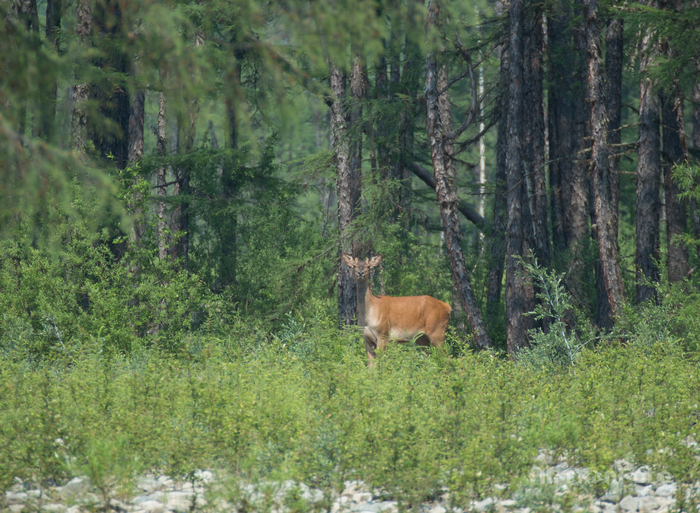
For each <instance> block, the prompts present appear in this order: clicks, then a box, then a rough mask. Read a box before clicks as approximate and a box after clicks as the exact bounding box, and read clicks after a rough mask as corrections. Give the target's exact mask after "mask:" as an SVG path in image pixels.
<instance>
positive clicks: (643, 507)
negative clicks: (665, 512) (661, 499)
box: [639, 497, 659, 513]
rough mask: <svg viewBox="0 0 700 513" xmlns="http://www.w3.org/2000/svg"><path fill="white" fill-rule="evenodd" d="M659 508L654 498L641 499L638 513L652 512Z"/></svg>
mask: <svg viewBox="0 0 700 513" xmlns="http://www.w3.org/2000/svg"><path fill="white" fill-rule="evenodd" d="M658 507H659V503H658V502H657V500H656V498H655V497H642V498H640V499H639V511H640V512H641V513H648V512H650V511H654V510H655V509H657V508H658Z"/></svg>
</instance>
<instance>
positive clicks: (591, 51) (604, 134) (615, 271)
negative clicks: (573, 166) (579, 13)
mask: <svg viewBox="0 0 700 513" xmlns="http://www.w3.org/2000/svg"><path fill="white" fill-rule="evenodd" d="M584 15H585V21H586V41H587V48H588V101H589V102H590V105H591V132H592V134H593V147H592V149H591V165H592V173H591V174H592V176H593V197H594V209H595V220H596V226H597V230H596V231H597V239H598V249H599V253H600V263H601V268H602V274H603V278H604V281H605V290H606V292H607V297H608V302H609V303H610V308H611V310H612V315H613V318H616V317H618V316H619V315H620V314H621V313H622V307H623V305H624V302H625V295H624V288H623V282H622V271H621V269H620V257H619V253H618V247H617V208H616V207H617V205H616V204H615V198H616V197H617V196H616V193H614V192H613V188H614V186H615V178H613V177H611V173H610V164H609V160H608V156H609V150H608V115H607V109H606V98H605V77H604V75H603V63H602V60H603V59H602V51H601V48H600V27H599V19H598V16H599V11H598V0H586V1H585V11H584Z"/></svg>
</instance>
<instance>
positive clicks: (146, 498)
mask: <svg viewBox="0 0 700 513" xmlns="http://www.w3.org/2000/svg"><path fill="white" fill-rule="evenodd" d="M164 499H165V492H153V493H151V494H148V495H137V496H136V497H134V498H133V499H132V501H131V502H132V503H133V504H136V505H138V504H141V503H143V502H163V500H164Z"/></svg>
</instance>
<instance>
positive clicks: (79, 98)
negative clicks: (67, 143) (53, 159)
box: [70, 0, 92, 154]
mask: <svg viewBox="0 0 700 513" xmlns="http://www.w3.org/2000/svg"><path fill="white" fill-rule="evenodd" d="M90 3H91V2H90V0H79V1H78V5H77V6H76V14H75V15H76V27H75V32H76V34H77V36H78V41H79V42H80V44H81V45H84V46H87V45H89V44H90V36H91V35H92V11H91V10H90ZM89 92H90V88H89V86H88V84H87V83H85V82H81V83H78V84H75V85H74V86H73V87H72V91H71V102H72V112H71V134H70V135H71V137H70V140H71V148H72V149H73V150H75V151H77V152H78V153H83V154H84V153H85V152H86V150H87V140H88V133H87V109H86V105H87V101H88V98H89Z"/></svg>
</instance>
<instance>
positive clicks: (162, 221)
mask: <svg viewBox="0 0 700 513" xmlns="http://www.w3.org/2000/svg"><path fill="white" fill-rule="evenodd" d="M166 148H167V140H166V134H165V93H163V92H162V91H161V92H159V93H158V128H157V142H156V151H157V153H158V156H159V157H161V159H164V158H165V154H166ZM166 172H167V167H166V165H165V163H164V162H163V161H161V163H160V167H159V168H158V170H157V171H156V195H157V196H158V197H159V200H157V203H156V217H157V224H156V241H157V243H158V258H160V259H161V260H164V259H165V258H167V256H168V237H167V233H166V228H167V219H166V211H167V209H166V204H165V198H166V196H167V192H166V189H165V187H166V186H165V184H166V183H167V182H166Z"/></svg>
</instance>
